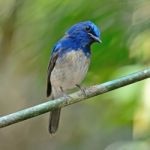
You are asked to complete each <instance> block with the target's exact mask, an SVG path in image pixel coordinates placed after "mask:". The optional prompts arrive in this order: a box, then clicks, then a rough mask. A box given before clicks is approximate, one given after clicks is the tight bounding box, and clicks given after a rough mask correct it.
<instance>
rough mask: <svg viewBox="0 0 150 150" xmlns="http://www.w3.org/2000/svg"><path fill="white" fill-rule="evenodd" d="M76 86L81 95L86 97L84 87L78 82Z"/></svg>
mask: <svg viewBox="0 0 150 150" xmlns="http://www.w3.org/2000/svg"><path fill="white" fill-rule="evenodd" d="M76 87H77V88H79V89H80V91H81V92H82V93H83V95H84V96H85V97H86V92H85V88H83V87H81V86H80V85H79V84H76Z"/></svg>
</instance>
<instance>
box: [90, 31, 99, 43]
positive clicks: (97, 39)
mask: <svg viewBox="0 0 150 150" xmlns="http://www.w3.org/2000/svg"><path fill="white" fill-rule="evenodd" d="M88 34H89V35H90V36H91V38H92V39H94V41H96V42H98V43H102V40H101V39H100V38H98V37H97V36H95V35H93V34H92V33H88Z"/></svg>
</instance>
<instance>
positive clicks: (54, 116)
mask: <svg viewBox="0 0 150 150" xmlns="http://www.w3.org/2000/svg"><path fill="white" fill-rule="evenodd" d="M52 91H53V92H52V97H53V99H56V98H59V97H61V93H62V92H60V91H57V92H56V90H54V89H53V90H52ZM60 112H61V109H60V108H57V109H55V110H52V111H51V112H50V118H49V133H50V134H54V133H55V132H56V131H57V129H58V126H59V120H60Z"/></svg>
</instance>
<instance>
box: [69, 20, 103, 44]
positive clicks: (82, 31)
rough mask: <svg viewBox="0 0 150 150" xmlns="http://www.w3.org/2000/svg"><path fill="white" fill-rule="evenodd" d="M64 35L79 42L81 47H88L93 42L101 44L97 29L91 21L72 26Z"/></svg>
mask: <svg viewBox="0 0 150 150" xmlns="http://www.w3.org/2000/svg"><path fill="white" fill-rule="evenodd" d="M66 34H67V35H68V36H69V37H71V38H73V39H75V40H77V41H78V42H80V43H81V45H82V46H90V45H91V44H92V43H94V42H99V43H101V42H102V41H101V39H100V30H99V28H98V27H97V26H96V25H95V24H94V23H93V22H91V21H84V22H80V23H77V24H75V25H73V26H72V27H71V28H70V29H69V30H68V31H67V32H66Z"/></svg>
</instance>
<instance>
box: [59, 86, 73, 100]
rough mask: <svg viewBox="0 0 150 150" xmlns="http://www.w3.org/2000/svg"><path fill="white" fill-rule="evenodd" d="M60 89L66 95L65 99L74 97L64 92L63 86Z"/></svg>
mask: <svg viewBox="0 0 150 150" xmlns="http://www.w3.org/2000/svg"><path fill="white" fill-rule="evenodd" d="M60 90H61V92H62V94H63V96H64V97H65V99H71V98H72V97H71V96H69V95H68V94H66V93H65V92H64V90H63V88H62V86H60Z"/></svg>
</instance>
